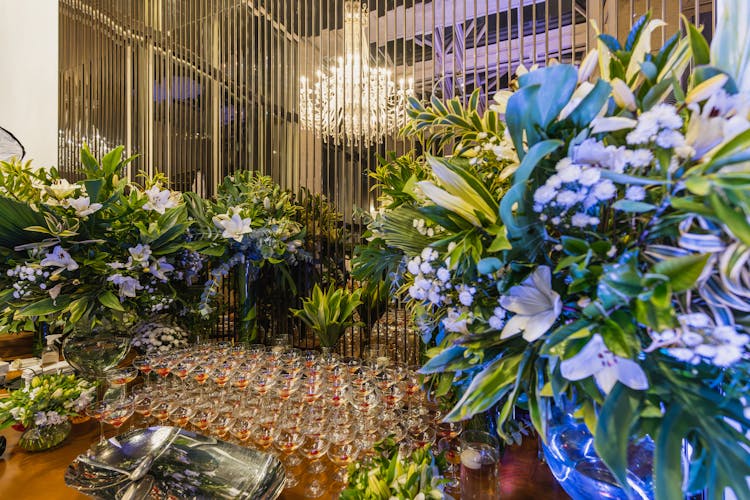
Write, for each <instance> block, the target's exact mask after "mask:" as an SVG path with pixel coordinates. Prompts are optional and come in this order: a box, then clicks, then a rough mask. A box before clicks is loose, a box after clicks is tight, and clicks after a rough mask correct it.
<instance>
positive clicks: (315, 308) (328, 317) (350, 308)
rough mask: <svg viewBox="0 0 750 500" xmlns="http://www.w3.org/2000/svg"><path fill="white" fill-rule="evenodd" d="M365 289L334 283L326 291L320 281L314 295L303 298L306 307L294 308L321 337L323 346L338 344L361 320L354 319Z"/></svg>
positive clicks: (294, 312) (303, 304) (292, 310)
mask: <svg viewBox="0 0 750 500" xmlns="http://www.w3.org/2000/svg"><path fill="white" fill-rule="evenodd" d="M361 294H362V290H361V289H357V290H355V291H353V292H350V291H349V290H346V289H343V288H336V287H334V286H333V285H331V286H329V287H328V290H326V291H325V293H324V292H323V290H321V289H320V287H319V286H318V285H317V284H316V285H315V287H314V288H313V291H312V295H311V296H310V297H309V298H306V299H303V300H302V309H290V311H291V312H292V313H293V314H294V315H295V316H296V317H298V318H300V319H301V320H302V321H303V322H304V323H305V324H306V325H307V326H308V327H309V328H310V329H311V330H312V331H313V332H314V333H315V334H316V335H317V336H318V340H320V345H321V346H323V347H336V344H337V343H338V341H339V339H340V338H341V336H342V335H343V334H344V332H345V331H346V329H347V328H350V327H353V326H357V325H358V324H360V323H357V322H356V321H354V319H353V316H354V311H355V310H356V308H357V306H359V305H360V304H362V301H361V300H360V296H361Z"/></svg>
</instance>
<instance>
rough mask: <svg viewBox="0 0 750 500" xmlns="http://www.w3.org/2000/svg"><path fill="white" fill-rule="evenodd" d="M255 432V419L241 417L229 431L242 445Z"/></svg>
mask: <svg viewBox="0 0 750 500" xmlns="http://www.w3.org/2000/svg"><path fill="white" fill-rule="evenodd" d="M252 431H253V419H252V418H247V417H240V418H238V419H237V420H235V422H234V425H233V426H232V428H231V429H230V430H229V433H230V434H231V435H232V436H233V437H234V438H235V439H237V440H238V441H240V443H245V442H246V441H247V440H248V439H250V436H251V435H252Z"/></svg>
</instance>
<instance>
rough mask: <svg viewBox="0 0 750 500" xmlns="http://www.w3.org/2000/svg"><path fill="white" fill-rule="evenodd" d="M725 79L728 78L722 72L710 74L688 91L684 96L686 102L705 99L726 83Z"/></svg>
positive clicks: (691, 102) (690, 102)
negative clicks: (706, 78)
mask: <svg viewBox="0 0 750 500" xmlns="http://www.w3.org/2000/svg"><path fill="white" fill-rule="evenodd" d="M727 80H729V77H728V76H727V75H725V74H724V73H721V74H719V75H716V76H712V77H711V78H709V79H708V80H706V81H704V82H701V83H700V84H699V85H696V86H695V88H693V89H692V90H691V91H690V92H688V95H687V96H686V97H685V102H686V103H687V104H693V103H696V102H702V101H705V100H706V99H708V98H709V97H711V96H712V95H713V94H714V93H716V92H717V91H718V90H719V89H721V88H722V87H724V85H725V84H726V83H727Z"/></svg>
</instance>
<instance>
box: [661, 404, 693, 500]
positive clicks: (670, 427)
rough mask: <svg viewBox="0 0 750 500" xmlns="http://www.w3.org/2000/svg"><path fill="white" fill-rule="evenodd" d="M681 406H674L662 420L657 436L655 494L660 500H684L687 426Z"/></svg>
mask: <svg viewBox="0 0 750 500" xmlns="http://www.w3.org/2000/svg"><path fill="white" fill-rule="evenodd" d="M685 423H686V420H685V415H684V414H683V411H682V407H681V406H680V405H679V404H673V405H672V406H671V407H670V408H669V411H667V413H666V414H665V415H664V417H663V418H662V422H661V426H660V427H659V434H658V435H657V436H655V438H656V443H655V444H656V447H655V450H654V493H655V496H656V498H658V499H659V500H683V498H684V496H683V494H682V460H681V458H682V440H683V438H684V437H685V434H686V431H687V428H686V427H687V426H686V425H685Z"/></svg>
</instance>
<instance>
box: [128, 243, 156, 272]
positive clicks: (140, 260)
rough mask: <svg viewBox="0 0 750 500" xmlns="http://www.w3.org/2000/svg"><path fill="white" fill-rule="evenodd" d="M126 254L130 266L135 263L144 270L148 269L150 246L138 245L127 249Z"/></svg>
mask: <svg viewBox="0 0 750 500" xmlns="http://www.w3.org/2000/svg"><path fill="white" fill-rule="evenodd" d="M128 252H129V253H130V260H131V264H132V263H133V262H135V263H137V264H139V265H140V266H141V267H143V268H144V269H146V268H148V259H149V257H151V247H150V246H148V245H143V244H141V243H139V244H137V245H136V246H134V247H131V248H128Z"/></svg>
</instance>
